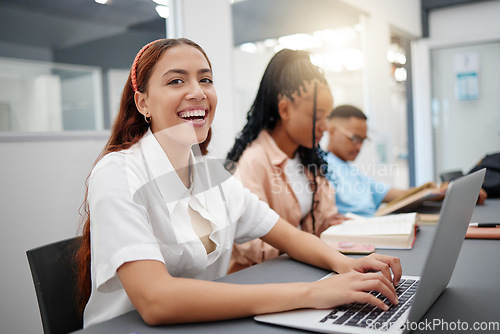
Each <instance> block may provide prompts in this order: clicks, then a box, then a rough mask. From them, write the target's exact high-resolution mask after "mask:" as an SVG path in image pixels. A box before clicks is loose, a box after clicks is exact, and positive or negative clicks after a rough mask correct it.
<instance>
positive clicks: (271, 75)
mask: <svg viewBox="0 0 500 334" xmlns="http://www.w3.org/2000/svg"><path fill="white" fill-rule="evenodd" d="M310 57H311V55H310V53H309V52H307V51H302V50H290V49H283V50H281V51H279V52H277V53H276V54H275V55H274V56H273V57H272V58H271V60H270V61H269V64H268V65H267V67H266V70H265V71H264V75H263V76H262V79H261V81H260V85H259V89H258V91H257V95H256V97H255V100H254V102H253V104H252V107H251V108H250V110H249V111H248V114H247V123H246V125H245V126H244V127H243V130H242V131H241V132H240V134H239V135H238V137H237V138H236V140H235V142H234V145H233V147H232V149H231V150H230V151H229V153H228V154H227V162H226V167H229V168H231V166H232V163H233V162H238V160H239V159H240V157H241V155H242V154H243V151H244V150H245V149H246V147H247V146H248V145H249V144H250V143H251V142H253V141H254V140H255V139H256V138H257V136H258V135H259V133H260V131H261V130H263V129H266V130H272V129H274V128H275V127H276V124H277V122H278V120H279V119H280V115H279V112H278V102H279V97H280V96H286V97H287V98H289V99H290V100H291V101H292V102H293V101H294V99H293V96H292V94H293V93H297V95H299V96H300V94H301V92H303V91H305V90H306V83H311V82H312V81H314V80H317V81H318V82H319V83H321V84H324V85H326V86H328V83H327V81H326V79H325V77H324V73H323V71H322V70H321V69H320V68H319V67H317V66H315V65H314V64H313V63H312V62H311V58H310ZM315 98H316V97H315ZM312 131H313V135H314V128H313V129H312ZM298 153H299V157H300V161H301V162H302V164H303V165H304V166H305V167H306V168H307V169H308V170H309V171H311V172H314V173H316V172H318V171H319V172H320V173H319V174H320V175H322V176H324V175H325V174H326V172H327V164H326V161H325V159H324V155H325V154H324V152H322V151H321V150H320V149H319V147H314V145H313V148H312V149H310V148H306V147H303V146H299V149H298Z"/></svg>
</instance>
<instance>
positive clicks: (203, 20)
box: [182, 0, 239, 158]
mask: <svg viewBox="0 0 500 334" xmlns="http://www.w3.org/2000/svg"><path fill="white" fill-rule="evenodd" d="M182 7H183V8H182V13H183V33H184V37H187V38H189V39H191V40H193V41H195V42H196V43H198V44H200V46H201V47H202V48H203V49H204V50H205V52H206V53H207V55H208V57H209V59H210V62H211V63H212V68H213V70H214V86H215V89H216V91H217V98H218V102H217V112H216V114H215V119H214V123H213V124H212V140H211V142H210V146H209V151H210V153H211V154H213V155H215V156H217V157H219V158H225V157H226V153H227V151H228V150H229V149H230V148H231V146H232V144H233V142H234V138H235V136H236V132H237V131H238V130H239V129H238V128H236V127H235V126H233V125H234V124H235V116H234V114H233V108H232V107H233V101H232V98H233V85H232V82H233V61H232V50H233V25H232V21H231V6H230V4H229V1H227V0H211V1H206V0H183V1H182ZM207 13H217V15H216V16H215V17H211V18H210V19H209V23H208V22H207Z"/></svg>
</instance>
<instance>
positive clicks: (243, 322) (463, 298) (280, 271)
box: [78, 200, 500, 334]
mask: <svg viewBox="0 0 500 334" xmlns="http://www.w3.org/2000/svg"><path fill="white" fill-rule="evenodd" d="M473 220H474V221H498V220H500V200H488V201H487V202H486V204H485V205H484V206H478V207H476V209H475V211H474V215H473ZM434 231H435V227H433V226H423V227H421V229H420V231H419V232H418V236H417V239H416V242H415V245H414V247H413V249H412V250H411V251H408V250H391V251H389V250H385V251H379V253H385V254H390V255H394V256H398V257H399V258H400V259H401V263H402V265H403V271H404V273H405V274H407V275H420V274H421V270H422V267H423V265H424V262H425V259H426V257H427V251H428V249H429V246H430V243H431V241H432V236H433V234H434ZM325 274H326V271H324V270H321V269H318V268H314V267H311V266H308V265H305V264H302V263H299V262H296V261H293V260H291V259H290V258H288V257H287V256H281V257H279V258H277V259H274V260H271V261H268V262H265V263H262V264H259V265H257V266H254V267H251V268H248V269H245V270H242V271H240V272H237V273H235V274H232V275H228V276H226V277H224V278H222V279H220V280H219V281H221V282H230V283H238V284H245V283H250V284H255V283H280V282H297V281H314V280H317V279H319V278H320V277H322V276H323V275H325ZM425 319H427V321H428V322H433V321H434V320H433V319H440V321H442V322H447V323H451V322H455V323H456V322H457V321H458V320H459V321H460V323H462V324H463V323H467V325H468V326H469V329H471V328H472V326H473V325H474V323H476V322H479V323H483V324H486V326H487V325H488V324H487V323H488V322H497V323H498V322H500V240H465V241H464V244H463V247H462V251H461V253H460V256H459V258H458V262H457V265H456V268H455V271H454V273H453V276H452V278H451V281H450V284H449V285H448V288H447V289H446V290H445V291H444V292H443V293H442V294H441V296H440V297H439V298H438V300H437V301H436V302H435V303H434V305H433V306H432V307H431V308H430V309H429V311H428V312H427V313H426V314H425V315H424V317H423V318H422V321H425ZM483 326H484V325H483ZM193 332H195V333H198V332H203V333H242V334H243V333H252V334H255V333H294V332H301V333H302V331H298V330H294V329H289V328H284V327H277V326H272V325H265V324H261V323H257V322H255V321H254V320H253V318H243V319H236V320H230V321H218V322H211V323H199V324H187V325H176V326H159V327H149V326H147V325H146V324H144V322H143V321H142V319H141V318H140V316H139V314H138V313H137V312H130V313H127V314H124V315H122V316H120V317H117V318H115V319H111V320H109V321H106V322H104V323H101V324H98V325H95V326H92V327H89V328H87V329H85V330H82V331H79V332H78V333H86V334H90V333H99V334H100V333H138V334H139V333H140V334H147V333H193ZM424 332H427V331H426V330H422V331H419V330H416V331H415V333H424ZM449 332H453V331H449ZM462 332H464V333H465V332H472V331H462ZM475 332H478V331H475ZM481 332H484V331H481Z"/></svg>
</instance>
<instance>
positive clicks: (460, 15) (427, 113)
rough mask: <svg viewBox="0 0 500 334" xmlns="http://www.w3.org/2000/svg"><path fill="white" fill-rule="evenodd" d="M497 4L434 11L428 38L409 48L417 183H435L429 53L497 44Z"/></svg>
mask: <svg viewBox="0 0 500 334" xmlns="http://www.w3.org/2000/svg"><path fill="white" fill-rule="evenodd" d="M499 17H500V2H499V1H487V2H480V3H474V4H467V5H462V6H453V7H450V8H445V9H440V10H435V11H432V12H431V13H430V16H429V31H430V33H429V38H426V39H421V40H418V41H415V42H414V43H413V45H412V59H413V75H414V91H413V99H414V121H415V128H414V131H415V138H416V139H417V140H416V141H415V163H416V166H415V167H416V183H417V184H419V183H423V182H425V181H426V180H432V179H434V158H433V140H432V126H431V76H430V72H431V63H430V51H431V50H432V49H437V48H442V47H450V46H457V45H461V44H468V43H475V42H487V41H499V40H500V20H498V18H499Z"/></svg>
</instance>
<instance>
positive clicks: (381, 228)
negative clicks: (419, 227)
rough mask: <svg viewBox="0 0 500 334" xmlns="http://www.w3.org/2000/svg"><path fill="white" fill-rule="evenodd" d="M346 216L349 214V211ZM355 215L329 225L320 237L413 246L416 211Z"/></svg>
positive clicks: (331, 240)
mask: <svg viewBox="0 0 500 334" xmlns="http://www.w3.org/2000/svg"><path fill="white" fill-rule="evenodd" d="M346 216H347V217H349V218H351V217H352V215H350V214H346ZM358 217H359V216H356V218H354V219H350V220H346V221H344V222H343V223H342V224H338V225H333V226H330V227H329V228H327V229H326V230H325V231H324V232H323V233H321V236H320V238H321V239H322V240H323V241H325V242H326V243H334V242H353V243H360V244H373V245H375V247H376V248H391V249H411V248H412V247H413V243H414V241H415V230H416V219H417V214H416V213H415V212H413V213H403V214H396V215H388V216H383V217H373V218H364V217H359V218H358Z"/></svg>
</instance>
